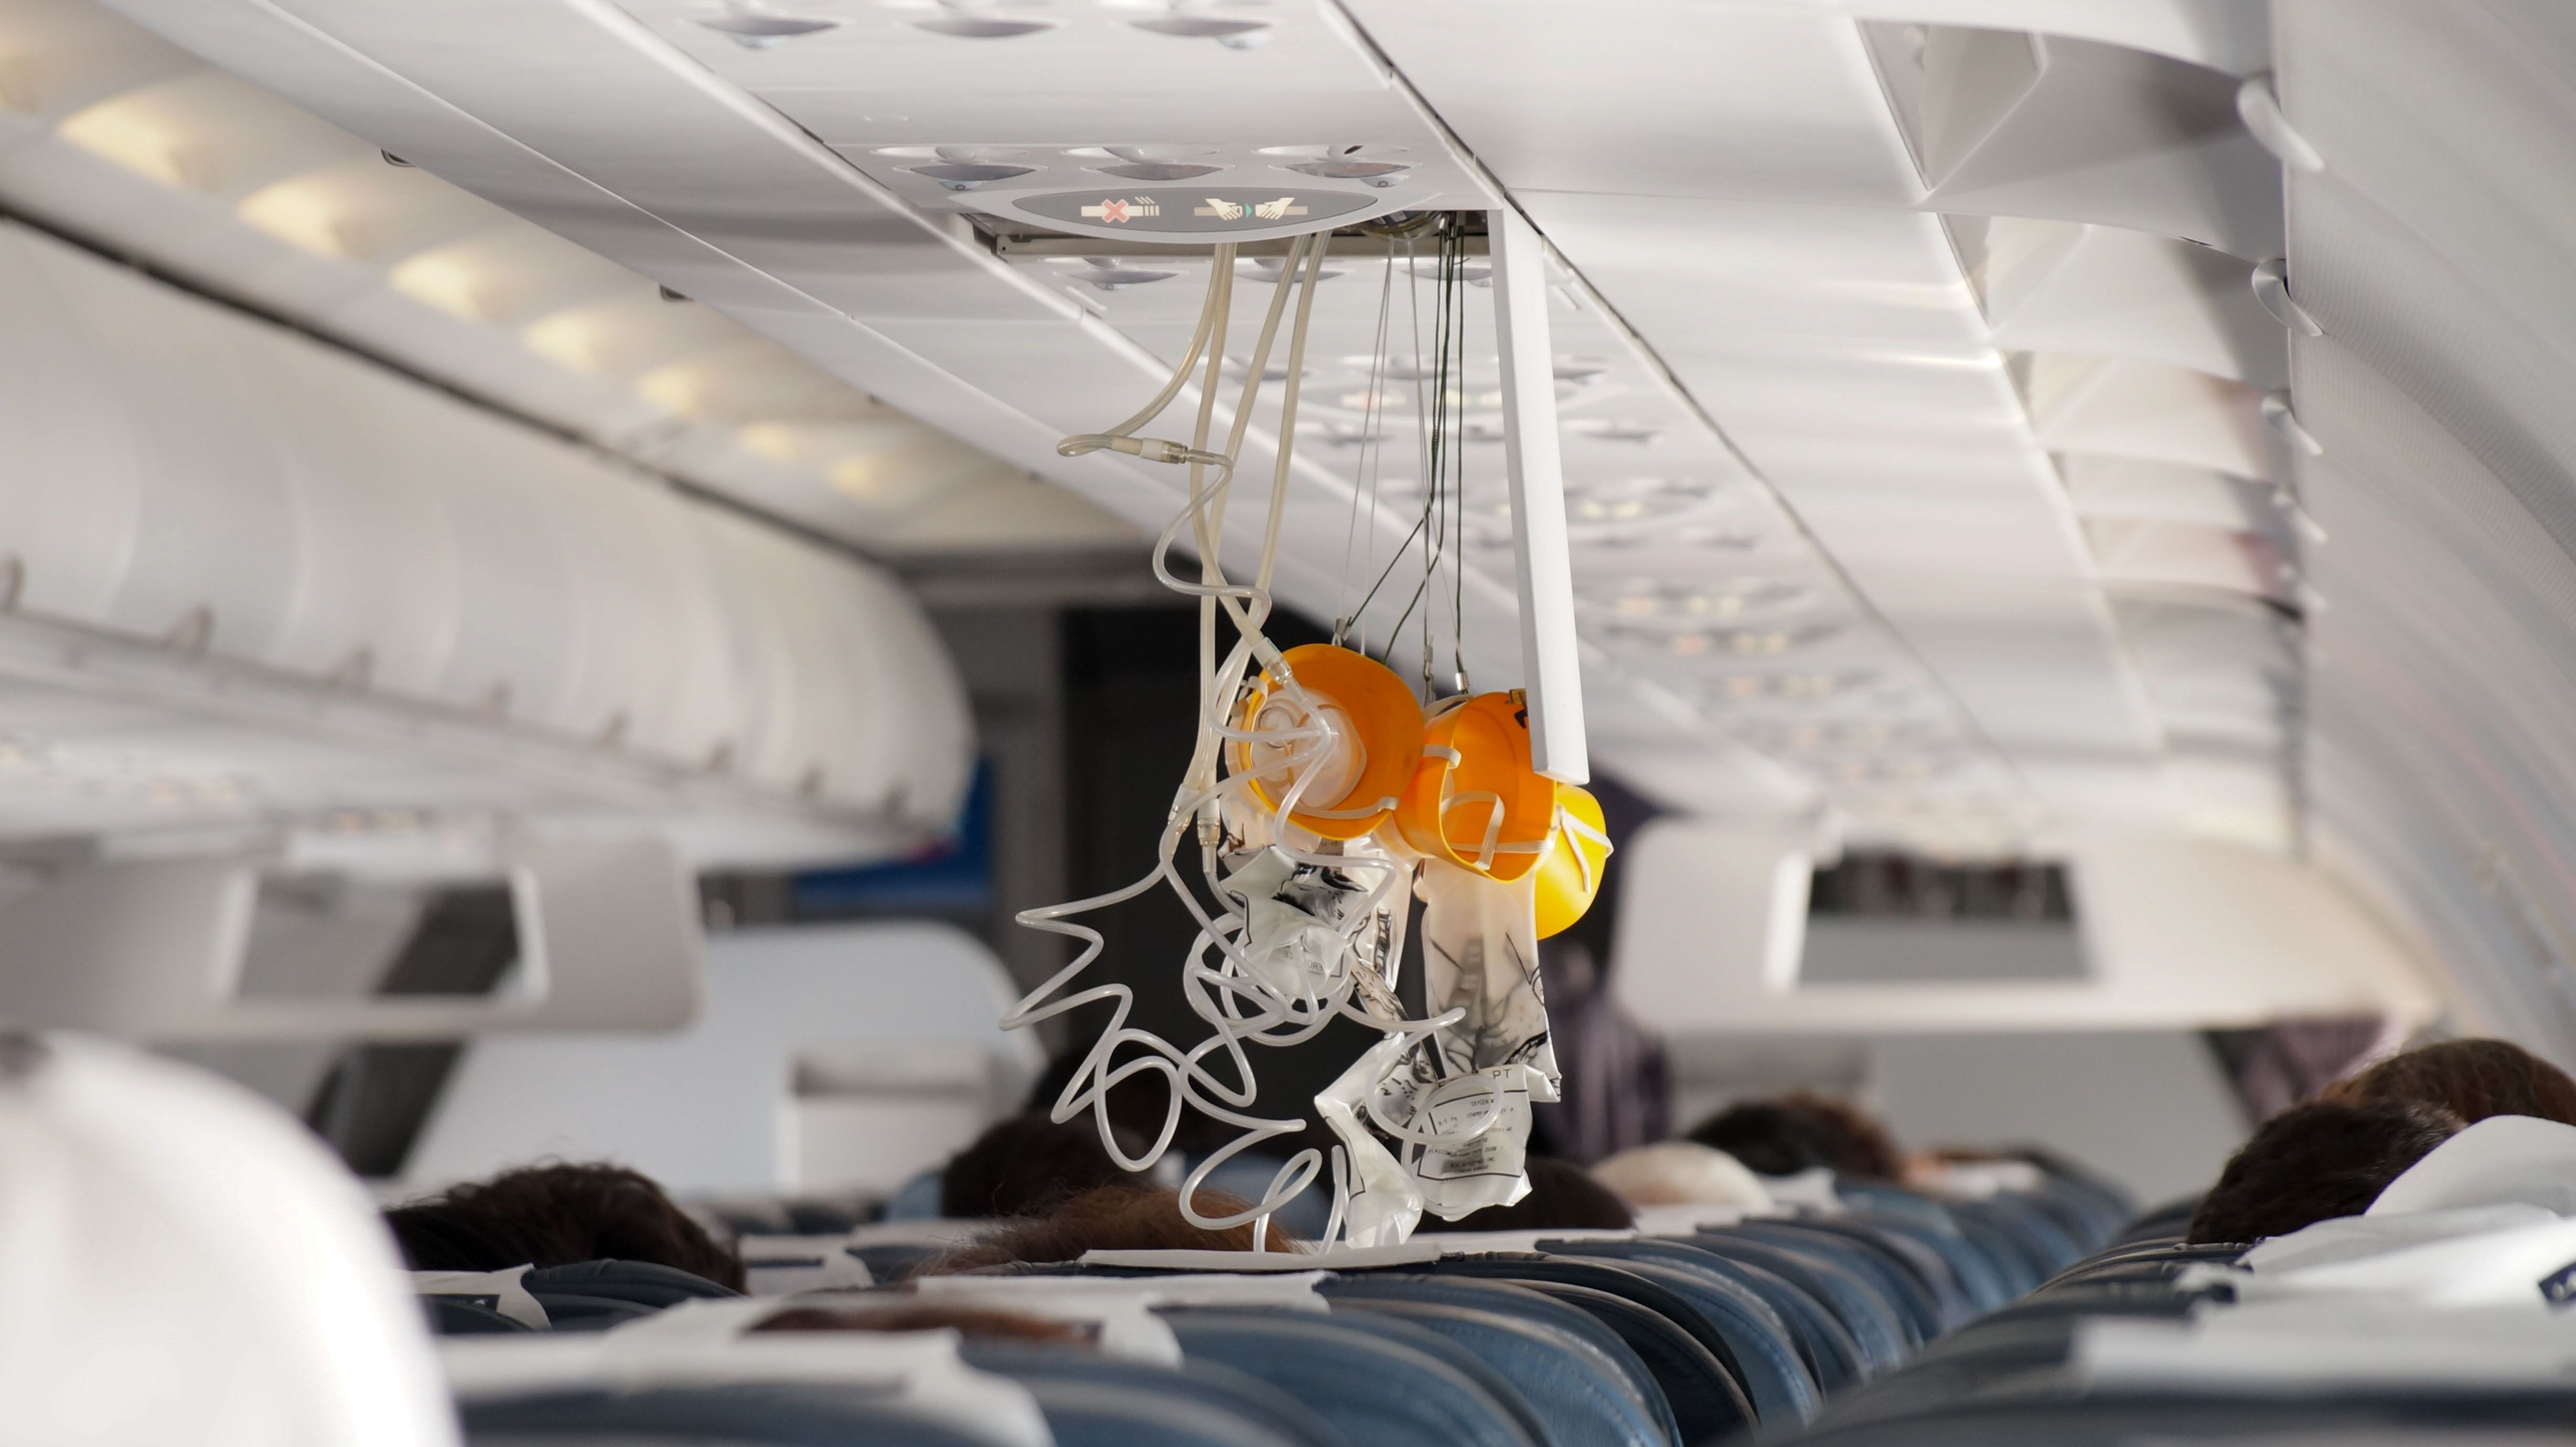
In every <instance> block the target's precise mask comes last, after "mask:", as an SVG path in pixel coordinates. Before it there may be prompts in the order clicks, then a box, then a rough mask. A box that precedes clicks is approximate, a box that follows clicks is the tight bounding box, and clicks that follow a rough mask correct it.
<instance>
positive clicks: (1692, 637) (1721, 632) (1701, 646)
mask: <svg viewBox="0 0 2576 1447" xmlns="http://www.w3.org/2000/svg"><path fill="white" fill-rule="evenodd" d="M1622 631H1623V632H1626V633H1627V634H1628V635H1629V636H1631V637H1634V638H1638V639H1641V640H1647V641H1652V642H1656V643H1660V644H1661V645H1662V646H1663V648H1664V650H1665V651H1666V652H1668V653H1671V654H1673V655H1674V656H1676V657H1680V658H1696V657H1701V656H1705V655H1731V656H1733V657H1737V658H1775V657H1778V656H1779V655H1781V654H1784V653H1790V652H1794V651H1796V650H1798V649H1801V648H1810V647H1813V646H1814V645H1816V644H1818V643H1822V642H1824V641H1825V640H1826V639H1828V638H1831V637H1833V636H1834V635H1835V634H1837V633H1839V632H1841V631H1842V630H1841V629H1840V628H1837V627H1835V626H1834V625H1832V624H1821V625H1816V626H1812V627H1807V628H1701V629H1694V630H1691V631H1688V632H1682V633H1666V632H1663V631H1661V630H1652V631H1646V630H1638V629H1633V628H1632V629H1624V630H1622Z"/></svg>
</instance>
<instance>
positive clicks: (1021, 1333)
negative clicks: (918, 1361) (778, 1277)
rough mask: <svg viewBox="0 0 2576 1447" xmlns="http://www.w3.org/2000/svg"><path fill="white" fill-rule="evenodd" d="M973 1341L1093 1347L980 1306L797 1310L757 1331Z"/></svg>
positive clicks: (1062, 1326)
mask: <svg viewBox="0 0 2576 1447" xmlns="http://www.w3.org/2000/svg"><path fill="white" fill-rule="evenodd" d="M943 1328H945V1329H947V1330H951V1331H954V1332H957V1333H958V1334H959V1335H961V1336H964V1337H965V1338H967V1339H968V1340H969V1341H1024V1342H1053V1343H1061V1344H1064V1345H1068V1346H1089V1345H1091V1344H1092V1339H1091V1334H1090V1333H1087V1332H1086V1331H1084V1330H1083V1328H1081V1327H1079V1326H1076V1325H1074V1324H1073V1323H1071V1322H1063V1321H1048V1320H1046V1319H1045V1318H1043V1317H1035V1316H1021V1315H1020V1314H1018V1313H1017V1312H1009V1311H995V1310H993V1309H991V1308H989V1307H979V1306H942V1305H939V1304H937V1303H935V1302H920V1301H900V1302H897V1303H895V1304H892V1305H888V1306H874V1305H871V1306H865V1307H831V1306H792V1307H789V1308H788V1309H787V1310H785V1311H782V1312H779V1313H778V1314H777V1315H775V1316H770V1317H765V1318H763V1319H762V1320H761V1321H760V1322H759V1323H758V1324H757V1325H755V1326H753V1327H752V1328H751V1329H752V1330H753V1331H939V1330H941V1329H943Z"/></svg>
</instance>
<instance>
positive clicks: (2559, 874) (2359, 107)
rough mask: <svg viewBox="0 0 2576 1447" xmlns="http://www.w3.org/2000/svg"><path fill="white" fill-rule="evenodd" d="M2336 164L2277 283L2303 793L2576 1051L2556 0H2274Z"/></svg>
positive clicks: (2496, 1004) (2569, 329)
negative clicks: (2302, 714) (2304, 507)
mask: <svg viewBox="0 0 2576 1447" xmlns="http://www.w3.org/2000/svg"><path fill="white" fill-rule="evenodd" d="M2276 23H2277V26H2278V31H2279V36H2280V39H2281V42H2282V66H2281V70H2282V73H2281V75H2280V78H2279V88H2280V93H2281V96H2282V104H2283V108H2284V110H2285V112H2286V113H2287V115H2288V117H2289V119H2290V122H2291V124H2292V125H2293V126H2294V127H2295V128H2296V129H2297V130H2298V132H2299V134H2300V135H2301V136H2302V137H2303V138H2304V139H2306V140H2307V142H2308V143H2309V144H2310V145H2311V146H2312V147H2314V148H2315V149H2316V151H2317V152H2318V153H2319V154H2320V155H2321V156H2322V157H2324V159H2325V169H2324V171H2323V172H2322V173H2318V174H2294V175H2293V176H2292V178H2291V187H2290V216H2291V232H2290V250H2289V258H2290V273H2291V275H2292V277H2293V279H2294V280H2293V283H2292V285H2293V289H2294V294H2295V295H2296V297H2297V299H2298V301H2299V304H2300V305H2301V306H2302V307H2304V308H2306V309H2308V310H2309V311H2310V312H2311V314H2312V315H2314V316H2316V317H2317V318H2318V322H2319V325H2320V326H2321V327H2323V329H2324V332H2325V335H2324V336H2323V337H2322V338H2316V339H2304V338H2302V339H2294V341H2293V344H2292V350H2293V357H2292V370H2293V384H2292V391H2293V399H2294V403H2295V405H2296V407H2297V410H2298V416H2299V420H2300V422H2301V424H2302V425H2303V426H2306V427H2307V428H2308V429H2309V431H2310V432H2311V434H2312V435H2314V436H2316V438H2317V439H2318V441H2319V442H2320V443H2321V444H2322V445H2323V447H2324V449H2325V452H2324V456H2323V457H2321V458H2318V459H2314V460H2311V461H2310V462H2308V463H2306V464H2305V465H2304V466H2303V467H2302V487H2303V495H2304V496H2306V497H2307V498H2308V499H2309V500H2310V502H2311V503H2312V505H2313V506H2314V507H2316V508H2319V509H2322V511H2321V512H2320V513H2319V522H2320V523H2321V524H2322V525H2323V526H2324V527H2325V529H2326V532H2327V535H2328V539H2329V541H2328V542H2327V544H2326V545H2325V546H2324V547H2322V548H2320V549H2318V550H2317V554H2316V558H2315V562H2314V564H2313V566H2312V570H2311V571H2312V574H2313V576H2314V578H2315V580H2316V586H2317V588H2318V590H2319V591H2320V592H2321V593H2322V594H2324V596H2325V597H2326V599H2327V600H2328V602H2329V604H2330V606H2329V608H2328V609H2327V611H2326V612H2325V613H2324V614H2323V615H2322V617H2321V618H2320V620H2319V623H2318V637H2317V641H2318V648H2319V650H2320V655H2321V658H2320V662H2319V663H2318V665H2317V673H2318V676H2317V681H2316V684H2315V686H2314V695H2315V700H2316V703H2315V707H2316V731H2317V737H2316V740H2315V743H2314V746H2313V753H2314V757H2315V760H2316V763H2315V770H2316V772H2315V777H2314V779H2313V780H2312V791H2313V793H2314V795H2315V799H2316V809H2317V813H2318V819H2319V827H2320V833H2321V835H2322V836H2323V837H2325V838H2327V839H2328V840H2330V841H2331V842H2332V843H2333V845H2334V846H2335V847H2336V848H2338V849H2339V850H2340V851H2342V853H2343V855H2344V857H2346V858H2347V859H2351V860H2353V861H2354V865H2353V867H2355V868H2356V869H2357V870H2360V871H2363V872H2365V873H2367V874H2368V875H2369V876H2370V877H2373V878H2375V879H2376V880H2378V881H2380V882H2382V883H2383V885H2384V886H2385V887H2389V888H2391V889H2392V891H2394V892H2395V893H2396V894H2397V896H2398V897H2400V898H2402V899H2403V901H2404V905H2403V907H2405V908H2407V909H2408V910H2409V911H2410V913H2411V914H2412V915H2413V918H2414V922H2415V923H2416V925H2417V926H2418V927H2419V928H2420V929H2422V930H2423V931H2424V933H2425V934H2426V935H2427V936H2428V937H2429V938H2431V939H2432V940H2433V941H2434V943H2435V947H2436V948H2437V949H2438V951H2439V952H2440V954H2441V955H2442V957H2443V958H2444V959H2445V962H2446V963H2447V964H2448V965H2449V966H2450V967H2451V969H2452V971H2453V974H2454V977H2455V983H2456V984H2457V986H2458V988H2459V990H2460V992H2461V994H2462V995H2463V996H2464V997H2466V998H2467V1000H2468V1001H2469V1002H2470V1004H2471V1012H2472V1014H2473V1015H2474V1016H2476V1017H2478V1018H2480V1019H2481V1020H2483V1021H2492V1022H2494V1023H2495V1024H2496V1025H2497V1026H2498V1027H2499V1028H2502V1029H2505V1030H2507V1031H2509V1032H2511V1033H2515V1034H2518V1035H2521V1036H2523V1037H2524V1038H2526V1039H2527V1040H2530V1041H2531V1042H2532V1043H2534V1044H2537V1045H2542V1046H2544V1047H2546V1048H2551V1049H2554V1050H2555V1051H2556V1052H2558V1053H2560V1054H2561V1055H2562V1057H2563V1056H2565V1055H2568V1054H2576V1005H2571V1000H2576V950H2571V947H2570V945H2569V941H2570V940H2571V939H2576V933H2572V932H2571V924H2576V920H2571V912H2570V910H2569V907H2568V905H2567V903H2566V901H2567V900H2568V899H2569V898H2570V897H2571V891H2572V890H2576V837H2571V833H2576V831H2571V829H2570V827H2569V826H2568V824H2567V823H2566V821H2567V820H2568V819H2569V818H2570V817H2571V814H2576V807H2571V806H2576V758H2571V757H2570V755H2569V753H2568V750H2567V746H2566V742H2565V733H2566V731H2565V726H2564V725H2565V719H2566V718H2567V717H2568V713H2569V710H2570V709H2571V708H2576V675H2571V669H2570V665H2569V660H2570V659H2571V658H2576V637H2571V636H2570V632H2569V624H2568V619H2569V618H2570V617H2571V616H2576V564H2571V562H2570V549H2571V546H2576V418H2571V416H2570V413H2569V409H2568V407H2567V404H2566V398H2567V397H2568V396H2569V395H2570V387H2571V384H2576V298H2571V296H2570V294H2569V290H2568V288H2567V287H2566V286H2565V284H2564V279H2565V266H2566V257H2567V256H2568V255H2569V254H2570V253H2571V251H2576V181H2571V179H2570V176H2571V167H2576V125H2571V124H2570V120H2569V115H2568V112H2567V109H2566V104H2565V81H2564V77H2565V75H2566V73H2567V71H2568V68H2569V67H2570V65H2571V64H2576V26H2571V24H2570V16H2569V15H2568V14H2567V12H2566V11H2565V9H2564V7H2559V6H2553V5H2548V4H2535V3H2506V0H2497V3H2472V4H2464V5H2459V6H2453V7H2444V8H2442V9H2440V10H2438V11H2429V10H2426V9H2424V8H2422V7H2415V6H2406V5H2397V4H2386V3H2378V0H2361V3H2355V4H2348V5H2347V4H2337V5H2330V6H2329V5H2315V4H2309V3H2283V4H2281V5H2278V6H2277V7H2276Z"/></svg>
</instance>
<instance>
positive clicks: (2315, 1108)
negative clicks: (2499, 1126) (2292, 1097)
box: [2183, 1101, 2463, 1246]
mask: <svg viewBox="0 0 2576 1447" xmlns="http://www.w3.org/2000/svg"><path fill="white" fill-rule="evenodd" d="M2462 1124H2463V1123H2462V1121H2461V1120H2460V1118H2459V1117H2458V1116H2456V1115H2453V1114H2452V1113H2451V1112H2449V1111H2447V1110H2444V1109H2443V1108H2441V1107H2440V1106H2436V1105H2421V1104H2416V1103H2414V1102H2407V1101H2388V1102H2372V1103H2369V1104H2365V1105H2344V1104H2340V1103H2338V1102H2334V1101H2311V1102H2309V1103H2308V1104H2306V1105H2294V1106H2292V1107H2290V1108H2289V1109H2288V1110H2285V1111H2283V1112H2281V1113H2280V1114H2279V1115H2276V1116H2274V1117H2272V1118H2271V1119H2270V1120H2267V1121H2265V1122H2264V1123H2263V1127H2262V1129H2260V1130H2258V1131H2256V1132H2254V1138H2253V1139H2251V1140H2249V1141H2247V1142H2246V1143H2245V1145H2244V1147H2243V1148H2242V1149H2240V1150H2239V1151H2237V1152H2236V1154H2235V1156H2234V1157H2233V1158H2232V1159H2230V1160H2229V1161H2228V1163H2227V1169H2226V1170H2224V1171H2222V1172H2220V1173H2219V1177H2218V1184H2217V1185H2215V1186H2212V1187H2211V1188H2210V1190H2209V1194H2208V1195H2207V1196H2205V1197H2203V1198H2201V1203H2200V1209H2199V1210H2198V1211H2197V1212H2195V1213H2194V1214H2193V1216H2192V1218H2191V1229H2190V1231H2189V1233H2188V1234H2187V1235H2186V1236H2185V1237H2184V1238H2183V1239H2184V1240H2186V1241H2188V1242H2190V1243H2191V1244H2192V1245H2195V1246H2200V1245H2208V1244H2213V1243H2218V1242H2238V1241H2242V1242H2247V1243H2252V1242H2255V1241H2260V1240H2262V1239H2264V1238H2265V1237H2267V1236H2283V1235H2287V1234H2289V1233H2290V1232H2292V1231H2296V1230H2298V1229H2300V1228H2301V1227H2303V1226H2313V1225H2315V1224H2316V1223H2317V1222H2319V1221H2325V1220H2330V1219H2332V1218H2334V1217H2337V1216H2358V1215H2360V1214H2361V1213H2362V1212H2364V1211H2367V1210H2369V1209H2370V1203H2371V1202H2373V1201H2375V1200H2377V1199H2379V1193H2380V1192H2381V1191H2382V1190H2384V1189H2386V1187H2387V1185H2388V1183H2389V1182H2390V1181H2393V1180H2395V1179H2397V1178H2398V1177H2399V1176H2401V1175H2404V1174H2405V1173H2406V1170H2407V1168H2408V1167H2410V1166H2413V1165H2414V1164H2415V1163H2416V1162H2417V1161H2420V1160H2422V1159H2424V1157H2425V1156H2427V1155H2429V1154H2431V1152H2432V1150H2433V1147H2435V1146H2438V1145H2440V1144H2441V1143H2442V1142H2444V1141H2446V1140H2449V1139H2450V1138H2451V1137H2452V1136H2454V1135H2457V1134H2458V1133H2459V1132H2460V1129H2461V1127H2462Z"/></svg>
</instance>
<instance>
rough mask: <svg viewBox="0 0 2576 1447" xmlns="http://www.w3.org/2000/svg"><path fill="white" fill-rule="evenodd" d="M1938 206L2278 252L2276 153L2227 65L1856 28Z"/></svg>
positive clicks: (1948, 29)
mask: <svg viewBox="0 0 2576 1447" xmlns="http://www.w3.org/2000/svg"><path fill="white" fill-rule="evenodd" d="M1869 34H1870V41H1871V45H1872V48H1873V49H1874V50H1875V51H1876V52H1877V58H1878V63H1879V70H1880V73H1881V74H1882V75H1883V76H1884V77H1885V78H1886V81H1887V89H1888V97H1889V99H1890V100H1891V101H1892V102H1894V104H1895V108H1896V114H1897V116H1898V118H1899V120H1900V121H1901V122H1902V123H1903V125H1904V127H1905V133H1906V137H1907V141H1908V143H1909V144H1910V146H1911V147H1912V150H1913V152H1914V156H1915V159H1916V161H1917V162H1918V164H1919V165H1920V166H1921V168H1922V174H1923V179H1924V182H1925V184H1926V186H1927V187H1928V188H1929V193H1930V194H1929V197H1928V200H1929V201H1930V203H1931V204H1932V205H1933V206H1934V207H1936V208H1937V209H1939V210H1942V211H1947V212H1955V213H1965V214H1969V215H1981V216H2027V217H2051V218H2055V219H2059V220H2065V221H2085V222H2098V223H2101V224H2103V225H2108V226H2118V227H2122V228H2125V229H2128V230H2132V231H2144V232H2149V233H2152V234H2155V235H2158V236H2181V237H2187V238H2189V239H2191V240H2193V241H2197V242H2200V243H2202V244H2203V245H2206V246H2214V247H2216V248H2218V249H2219V250H2221V251H2227V252H2232V253H2234V254H2235V255H2237V256H2240V257H2243V258H2245V259H2246V260H2247V261H2248V262H2249V263H2250V262H2252V261H2256V260H2260V259H2262V258H2264V257H2267V256H2274V255H2278V254H2279V248H2280V244H2281V190H2280V184H2279V176H2280V168H2279V162H2278V161H2277V160H2275V159H2274V158H2273V156H2272V155H2271V153H2270V152H2268V151H2266V150H2264V149H2263V148H2262V146H2261V145H2259V144H2257V143H2256V142H2255V140H2254V138H2253V137H2252V136H2251V135H2249V134H2248V133H2247V132H2246V130H2245V128H2244V126H2243V124H2242V123H2241V122H2240V121H2239V120H2238V117H2237V113H2236V92H2237V86H2238V80H2237V77H2235V76H2234V75H2231V74H2229V73H2227V72H2225V71H2221V70H2213V69H2210V68H2208V67H2204V66H2199V65H2192V64H2188V63H2185V62H2182V61H2177V60H2174V59H2172V58H2170V57H2167V56H2162V55H2155V54H2151V53H2149V52H2146V51H2141V50H2133V49H2130V48H2128V47H2126V46H2119V45H2103V44H2099V43H2096V42H2093V41H2086V40H2073V39H2067V38H2064V37H2061V36H2050V35H2033V34H2028V33H2024V32H2019V31H2008V30H1988V29H1975V28H1961V27H1952V26H1928V27H1924V26H1893V25H1873V26H1870V27H1869Z"/></svg>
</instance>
